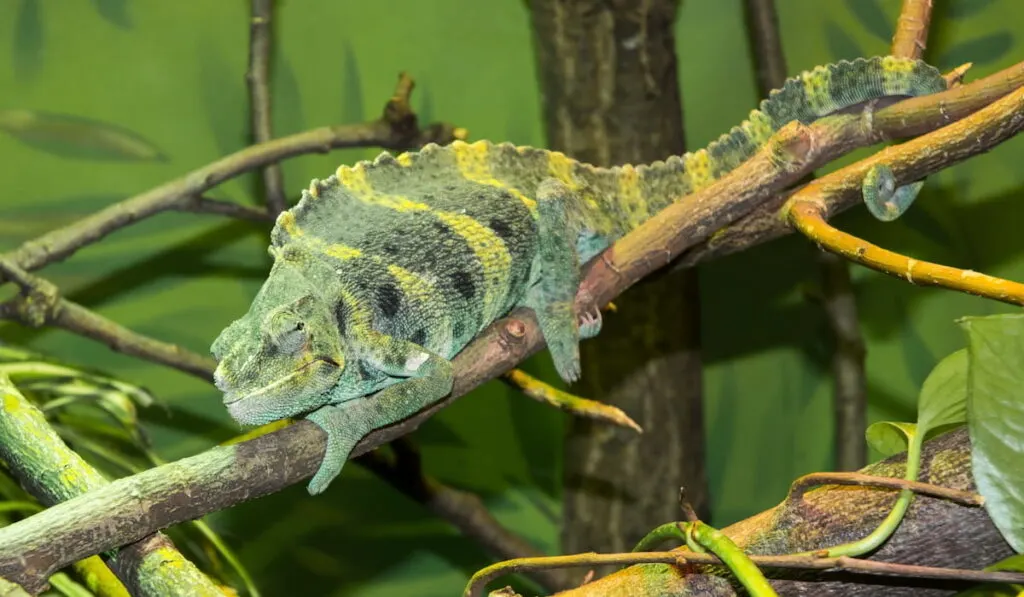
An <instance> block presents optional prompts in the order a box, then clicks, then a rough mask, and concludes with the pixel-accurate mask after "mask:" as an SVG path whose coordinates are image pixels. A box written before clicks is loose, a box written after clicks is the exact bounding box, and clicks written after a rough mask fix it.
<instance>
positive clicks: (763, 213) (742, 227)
mask: <svg viewBox="0 0 1024 597" xmlns="http://www.w3.org/2000/svg"><path fill="white" fill-rule="evenodd" d="M1021 86H1024V62H1020V63H1017V64H1014V65H1013V66H1010V67H1008V68H1006V69H1003V70H1001V71H999V72H997V73H994V74H992V75H989V76H988V77H985V78H983V79H979V80H977V81H973V82H971V83H969V84H966V85H959V86H956V87H954V88H952V89H950V90H948V91H944V92H942V93H940V94H933V95H926V96H921V97H916V98H911V99H908V100H906V101H903V102H900V103H898V104H896V105H895V106H890V107H888V108H885V109H883V110H879V111H878V112H876V113H875V115H874V123H873V126H874V127H875V129H876V130H878V131H879V132H880V133H881V134H880V135H878V139H877V140H878V141H881V140H884V139H892V138H905V137H912V136H914V135H920V134H922V133H926V132H928V131H929V130H932V129H933V128H935V126H934V123H935V121H936V119H940V120H944V121H945V122H946V123H949V122H954V121H956V120H959V119H961V118H963V117H964V116H966V115H968V114H970V113H972V112H975V111H976V110H978V109H980V108H981V107H983V106H986V105H988V104H990V103H991V102H993V101H995V100H997V99H999V98H1001V97H1003V96H1005V95H1007V94H1008V93H1011V92H1013V91H1014V90H1016V89H1019V88H1020V87H1021ZM936 101H938V104H936V103H935V102H936ZM922 108H924V110H922ZM936 108H937V110H936ZM929 122H931V125H929ZM788 198H789V195H788V194H780V195H775V196H773V197H771V198H770V199H768V200H766V201H764V202H763V203H761V204H760V205H758V206H757V208H755V209H754V210H752V211H751V212H750V213H748V214H744V216H743V217H742V218H740V219H738V220H736V221H735V222H733V223H732V224H730V225H729V226H728V227H726V228H725V229H723V230H719V231H718V232H717V233H716V234H715V235H714V237H713V238H711V239H709V240H708V241H707V242H702V243H699V244H697V245H696V246H694V247H692V248H691V249H689V250H688V251H687V252H686V254H685V255H684V256H683V257H681V258H680V260H679V263H680V264H681V265H682V266H693V265H696V264H698V263H701V262H704V261H707V260H709V259H715V258H717V257H722V256H725V255H730V254H732V253H736V252H739V251H743V250H746V249H748V248H750V247H752V246H755V245H759V244H761V243H764V242H767V241H769V240H772V239H775V238H778V237H780V236H783V235H785V234H790V233H792V232H793V228H792V227H791V226H790V225H789V223H788V222H786V221H785V220H784V219H782V218H779V215H778V212H779V209H780V208H781V207H782V206H783V204H785V202H786V201H787V200H788ZM856 203H857V202H856V201H855V200H853V199H852V198H851V199H850V200H848V201H843V202H842V203H841V204H839V205H835V206H833V207H832V208H831V212H830V213H832V214H835V213H839V212H840V211H843V210H845V209H848V208H849V207H851V206H853V205H855V204H856Z"/></svg>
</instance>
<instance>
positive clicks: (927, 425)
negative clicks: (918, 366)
mask: <svg viewBox="0 0 1024 597" xmlns="http://www.w3.org/2000/svg"><path fill="white" fill-rule="evenodd" d="M917 413H918V414H917V427H918V429H919V430H920V431H921V433H923V434H924V435H923V436H922V437H921V441H924V440H925V439H927V438H928V434H929V433H930V432H932V431H934V430H936V429H937V428H948V426H949V425H955V424H959V423H963V422H965V421H966V420H967V349H966V348H964V349H961V350H958V351H956V352H954V353H953V354H951V355H949V356H947V357H946V358H944V359H942V360H941V361H939V364H938V365H936V366H935V368H934V369H932V372H931V374H930V375H928V378H927V379H925V380H924V385H923V386H922V387H921V394H920V398H919V399H918V403H917Z"/></svg>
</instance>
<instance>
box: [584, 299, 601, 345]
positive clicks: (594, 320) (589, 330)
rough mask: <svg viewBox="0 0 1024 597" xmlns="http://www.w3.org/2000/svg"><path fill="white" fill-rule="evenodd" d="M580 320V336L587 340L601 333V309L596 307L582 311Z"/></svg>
mask: <svg viewBox="0 0 1024 597" xmlns="http://www.w3.org/2000/svg"><path fill="white" fill-rule="evenodd" d="M579 322H580V323H579V325H580V338H583V339H584V340H586V339H589V338H593V337H594V336H597V335H598V334H599V333H601V323H602V319H601V310H600V309H598V308H596V307H595V308H593V309H591V310H589V311H584V312H583V313H580V317H579Z"/></svg>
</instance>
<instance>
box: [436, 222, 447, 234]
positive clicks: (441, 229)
mask: <svg viewBox="0 0 1024 597" xmlns="http://www.w3.org/2000/svg"><path fill="white" fill-rule="evenodd" d="M434 230H436V231H438V232H444V233H445V234H447V233H448V227H447V226H445V225H444V224H442V223H441V222H434Z"/></svg>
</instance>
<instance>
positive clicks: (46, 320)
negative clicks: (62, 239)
mask: <svg viewBox="0 0 1024 597" xmlns="http://www.w3.org/2000/svg"><path fill="white" fill-rule="evenodd" d="M0 275H3V276H4V277H6V278H7V279H8V280H10V281H13V282H14V283H15V284H17V285H18V286H19V287H20V288H21V293H20V294H19V295H18V296H17V297H15V298H13V299H10V300H9V301H7V302H5V303H2V304H0V318H3V319H15V320H17V321H19V322H20V323H22V324H23V325H26V326H30V327H41V326H44V325H51V326H54V327H59V328H62V329H65V330H68V331H70V332H73V333H76V334H79V335H81V336H85V337H86V338H91V339H93V340H96V341H98V342H102V343H103V344H106V345H107V346H109V347H110V348H111V349H112V350H116V351H117V352H120V353H124V354H128V355H132V356H136V357H139V358H143V359H146V360H148V361H152V362H155V363H160V364H162V365H167V366H169V367H174V368H175V369H178V370H180V371H184V372H185V373H190V374H192V375H195V376H196V377H200V378H202V379H205V380H208V381H209V380H212V379H213V370H214V368H215V367H216V362H215V361H214V360H213V359H211V358H210V357H206V356H202V355H198V354H196V353H193V352H191V351H189V350H186V349H184V348H181V347H180V346H177V345H174V344H169V343H167V342H161V341H160V340H155V339H153V338H150V337H148V336H144V335H142V334H139V333H137V332H133V331H132V330H130V329H128V328H126V327H124V326H122V325H120V324H119V323H117V322H115V321H112V320H110V319H107V318H106V317H103V316H102V315H99V314H97V313H94V312H92V311H90V310H89V309H86V308H85V307H83V306H81V305H79V304H77V303H74V302H72V301H69V300H67V299H65V298H63V297H61V296H60V292H59V291H58V289H57V287H56V286H55V285H54V284H53V283H51V282H50V281H48V280H45V279H43V278H40V277H38V276H35V275H33V274H30V273H28V272H26V271H25V270H23V269H21V268H20V267H18V266H17V265H15V264H14V263H12V262H11V261H10V260H8V259H7V258H5V257H2V256H0Z"/></svg>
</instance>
